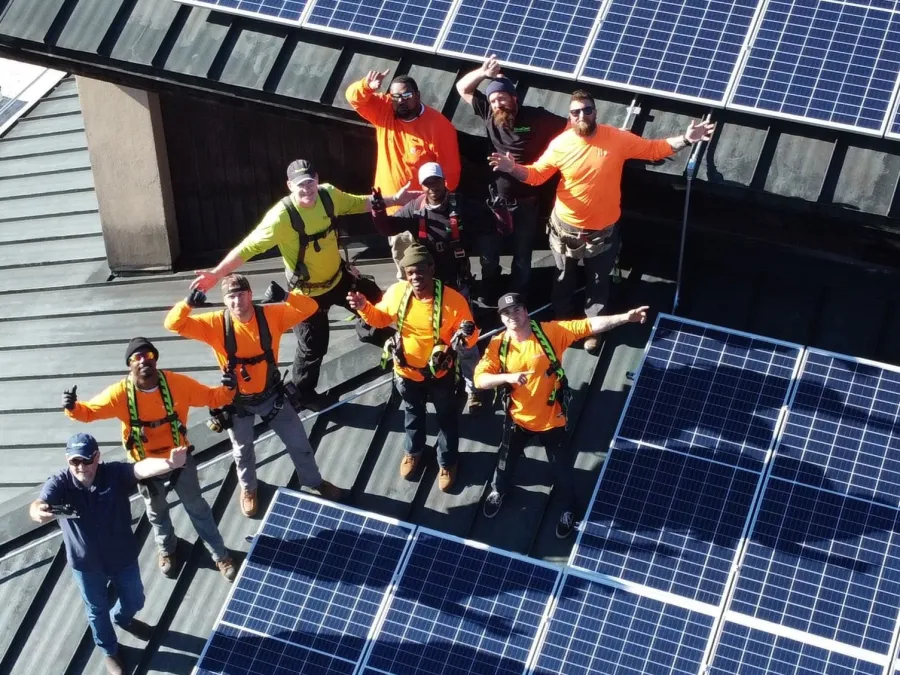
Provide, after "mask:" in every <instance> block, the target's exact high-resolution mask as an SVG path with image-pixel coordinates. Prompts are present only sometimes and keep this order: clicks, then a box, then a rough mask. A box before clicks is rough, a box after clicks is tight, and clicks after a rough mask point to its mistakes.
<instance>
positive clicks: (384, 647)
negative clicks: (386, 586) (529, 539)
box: [361, 528, 559, 675]
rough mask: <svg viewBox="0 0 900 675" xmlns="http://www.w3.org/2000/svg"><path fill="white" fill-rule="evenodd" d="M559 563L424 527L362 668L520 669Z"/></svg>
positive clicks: (464, 674)
mask: <svg viewBox="0 0 900 675" xmlns="http://www.w3.org/2000/svg"><path fill="white" fill-rule="evenodd" d="M558 577H559V569H558V568H557V567H555V566H553V565H550V564H548V563H544V562H541V561H538V560H531V559H528V558H524V557H522V556H516V555H514V554H511V553H506V552H503V551H499V550H495V549H490V548H488V547H486V546H483V545H477V544H475V543H473V542H466V541H463V540H462V539H458V538H455V537H451V536H449V535H444V534H441V533H439V532H434V531H431V530H427V529H425V528H419V529H418V530H417V531H416V536H415V540H414V542H413V547H412V550H411V551H410V554H409V557H408V558H407V562H406V564H405V565H404V568H403V571H402V576H401V577H400V581H399V582H398V584H397V587H396V589H395V591H394V593H393V594H392V596H391V598H390V600H389V604H388V607H387V610H386V612H385V614H384V617H383V619H382V621H381V624H380V626H379V628H378V632H377V634H376V635H375V637H374V639H373V642H372V646H371V649H370V651H369V652H368V655H367V658H366V661H365V663H364V669H363V670H362V671H361V672H363V673H370V674H373V675H374V674H375V673H389V674H394V675H401V674H402V675H415V674H421V675H434V674H435V673H442V674H443V675H475V674H479V673H480V674H484V675H488V674H491V675H494V674H502V673H509V674H510V675H512V674H513V673H515V674H516V675H518V674H520V673H522V672H523V671H524V668H525V664H526V662H527V661H528V659H529V657H530V656H531V654H532V652H533V649H534V642H535V639H536V637H537V633H538V628H539V626H540V625H541V622H542V621H543V620H544V619H545V617H546V613H547V610H548V605H549V602H550V599H551V596H552V594H553V591H554V589H555V587H556V583H557V580H558Z"/></svg>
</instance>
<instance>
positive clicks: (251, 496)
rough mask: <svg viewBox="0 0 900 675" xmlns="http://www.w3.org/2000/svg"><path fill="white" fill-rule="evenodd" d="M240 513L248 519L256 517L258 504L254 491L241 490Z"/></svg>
mask: <svg viewBox="0 0 900 675" xmlns="http://www.w3.org/2000/svg"><path fill="white" fill-rule="evenodd" d="M240 499H241V513H243V514H244V515H245V516H247V517H248V518H252V517H253V516H255V515H256V510H257V508H259V504H257V502H256V490H245V489H243V488H241V497H240Z"/></svg>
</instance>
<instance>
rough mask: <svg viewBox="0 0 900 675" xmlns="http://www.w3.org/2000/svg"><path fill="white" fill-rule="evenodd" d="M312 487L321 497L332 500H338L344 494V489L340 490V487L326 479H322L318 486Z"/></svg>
mask: <svg viewBox="0 0 900 675" xmlns="http://www.w3.org/2000/svg"><path fill="white" fill-rule="evenodd" d="M314 489H315V491H316V492H318V493H319V494H320V495H321V496H322V498H323V499H328V500H330V501H332V502H339V501H341V499H342V498H343V496H344V491H343V490H341V488H339V487H338V486H337V485H334V484H333V483H329V482H328V481H327V480H323V481H322V482H321V483H319V486H318V487H316V488H314Z"/></svg>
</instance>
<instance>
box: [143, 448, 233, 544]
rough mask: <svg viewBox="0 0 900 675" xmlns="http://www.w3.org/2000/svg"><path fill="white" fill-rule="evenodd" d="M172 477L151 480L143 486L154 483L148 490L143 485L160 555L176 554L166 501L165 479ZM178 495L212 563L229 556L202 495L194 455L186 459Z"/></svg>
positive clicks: (177, 491) (149, 517)
mask: <svg viewBox="0 0 900 675" xmlns="http://www.w3.org/2000/svg"><path fill="white" fill-rule="evenodd" d="M168 477H169V474H163V475H162V476H157V477H156V478H150V479H148V480H146V481H142V482H143V483H147V484H152V485H153V487H151V488H149V490H148V489H147V488H145V487H143V486H142V489H141V491H140V492H141V496H143V497H144V504H145V505H146V508H147V518H148V520H149V521H150V524H151V525H152V526H153V538H154V540H155V541H156V547H157V548H158V549H159V551H160V553H169V554H172V553H175V544H176V543H177V539H176V538H175V528H174V527H173V525H172V519H171V518H170V517H169V501H168V500H167V499H166V489H165V486H164V482H165V480H166V479H167V478H168ZM174 490H175V494H177V495H178V498H179V499H180V500H181V505H182V506H184V510H185V511H186V512H187V514H188V517H189V518H190V519H191V524H192V525H193V526H194V529H195V530H196V531H197V534H198V535H200V539H202V540H203V544H204V546H206V548H207V550H209V552H210V554H212V557H213V560H215V561H219V560H221V559H222V558H224V557H226V556H227V555H228V551H227V550H226V549H225V542H224V541H223V540H222V535H221V534H220V533H219V527H218V526H217V525H216V521H215V519H214V518H213V514H212V509H211V508H209V504H208V503H207V502H206V500H205V499H204V498H203V494H202V493H201V492H200V479H199V478H198V477H197V463H196V462H195V461H194V458H193V457H192V456H191V455H188V456H187V459H186V460H185V463H184V468H183V469H182V470H181V473H180V474H179V476H178V480H177V482H176V483H175V488H174Z"/></svg>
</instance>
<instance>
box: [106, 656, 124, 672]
mask: <svg viewBox="0 0 900 675" xmlns="http://www.w3.org/2000/svg"><path fill="white" fill-rule="evenodd" d="M103 665H104V666H106V672H107V673H109V675H125V662H124V661H123V660H122V655H121V654H119V653H115V654H113V655H112V656H105V655H104V657H103Z"/></svg>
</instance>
